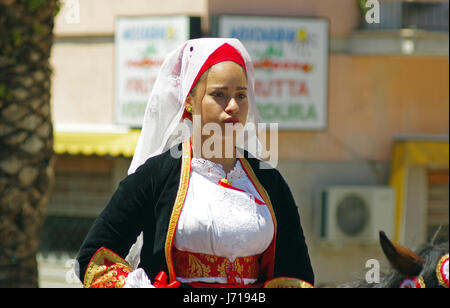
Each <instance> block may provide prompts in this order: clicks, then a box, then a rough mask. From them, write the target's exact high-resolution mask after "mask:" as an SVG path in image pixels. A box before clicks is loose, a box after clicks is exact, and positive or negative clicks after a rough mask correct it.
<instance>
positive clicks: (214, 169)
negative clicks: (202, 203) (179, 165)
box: [191, 157, 247, 182]
mask: <svg viewBox="0 0 450 308" xmlns="http://www.w3.org/2000/svg"><path fill="white" fill-rule="evenodd" d="M191 168H192V170H194V171H196V172H197V173H200V174H201V175H204V176H206V177H208V178H211V179H212V180H214V181H219V180H221V179H223V178H226V179H227V180H228V181H230V182H233V181H236V180H240V179H243V178H246V177H247V175H246V173H245V171H244V169H243V168H242V165H241V162H240V161H239V160H236V164H235V165H234V167H233V169H231V170H230V172H228V174H225V171H224V170H223V166H222V164H218V163H215V162H212V161H210V160H207V159H204V158H200V157H193V158H192V161H191Z"/></svg>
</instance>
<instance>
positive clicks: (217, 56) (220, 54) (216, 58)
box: [182, 43, 247, 120]
mask: <svg viewBox="0 0 450 308" xmlns="http://www.w3.org/2000/svg"><path fill="white" fill-rule="evenodd" d="M224 61H233V62H235V63H237V64H239V65H240V66H242V67H243V68H244V70H247V69H246V67H245V61H244V58H243V57H242V56H241V54H240V53H239V51H237V50H236V48H234V47H233V46H231V45H230V44H228V43H224V44H223V45H221V46H220V47H219V48H217V49H216V50H215V51H214V52H213V53H212V54H210V55H209V57H208V59H206V61H205V63H203V66H202V67H201V68H200V71H199V72H198V74H197V76H196V77H195V79H194V82H193V83H192V85H191V88H190V89H189V93H191V91H192V88H193V87H194V86H195V84H196V83H197V81H198V80H199V79H200V77H201V76H202V75H203V73H204V72H206V71H207V70H208V69H209V68H210V67H211V66H213V65H215V64H217V63H220V62H224ZM182 118H183V119H186V118H187V119H190V120H192V115H191V114H190V113H189V112H187V111H186V110H184V113H183V116H182Z"/></svg>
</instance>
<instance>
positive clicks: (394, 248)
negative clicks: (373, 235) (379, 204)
mask: <svg viewBox="0 0 450 308" xmlns="http://www.w3.org/2000/svg"><path fill="white" fill-rule="evenodd" d="M380 244H381V248H382V249H383V252H384V254H385V256H386V258H387V259H388V260H389V263H390V264H391V266H392V267H393V268H394V269H395V270H397V271H398V272H399V273H401V274H403V275H406V276H417V275H419V274H420V272H421V271H422V269H423V265H424V262H425V259H424V258H422V257H420V256H419V255H417V254H416V253H415V252H413V251H412V250H409V249H408V248H405V247H402V246H400V245H396V244H394V243H392V242H391V241H390V240H389V239H388V237H387V236H386V234H385V233H384V232H383V231H380Z"/></svg>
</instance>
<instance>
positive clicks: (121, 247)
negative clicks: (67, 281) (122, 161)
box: [77, 168, 152, 286]
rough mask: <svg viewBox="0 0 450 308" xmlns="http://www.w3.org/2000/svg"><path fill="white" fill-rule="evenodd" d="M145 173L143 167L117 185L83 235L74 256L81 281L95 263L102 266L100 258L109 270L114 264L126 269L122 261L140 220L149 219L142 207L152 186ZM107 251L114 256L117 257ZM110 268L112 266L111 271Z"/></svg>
mask: <svg viewBox="0 0 450 308" xmlns="http://www.w3.org/2000/svg"><path fill="white" fill-rule="evenodd" d="M144 174H146V168H141V169H140V170H138V171H137V172H136V173H134V174H132V175H130V176H128V177H126V178H125V179H124V180H123V181H122V182H121V183H120V185H119V187H118V189H117V190H116V192H115V193H114V194H113V196H112V198H111V200H110V201H109V202H108V204H107V206H106V207H105V209H104V210H103V211H102V212H101V213H100V215H99V216H98V218H97V219H96V221H95V222H94V225H93V226H92V228H91V230H90V231H89V233H88V235H87V236H86V239H85V240H84V242H83V244H82V246H81V248H80V250H79V253H78V256H77V261H78V265H79V273H78V276H79V278H80V280H82V281H83V282H86V277H85V274H86V269H88V267H90V268H92V267H95V266H96V264H97V265H101V264H102V262H103V261H102V260H103V258H102V256H103V255H105V258H104V259H105V260H108V261H107V262H110V264H108V265H109V266H108V268H109V267H110V266H112V265H114V264H122V265H123V266H121V268H122V269H125V267H126V266H127V265H128V264H127V263H126V262H125V261H124V260H123V259H124V258H125V256H126V255H127V253H128V251H129V249H130V247H131V245H132V244H133V243H134V242H135V240H136V237H137V236H138V235H139V233H140V232H141V231H142V228H143V224H142V222H143V221H142V219H143V217H144V216H145V217H146V219H151V217H149V215H150V213H151V211H146V210H145V208H144V204H147V205H148V204H152V203H151V199H152V198H151V195H152V187H151V185H150V184H151V182H150V181H149V180H148V178H149V177H148V176H147V177H144ZM102 248H103V249H102ZM101 251H102V252H101ZM109 252H111V253H113V254H115V255H116V257H117V258H115V257H113V255H111V254H110V253H109ZM95 256H97V257H95ZM111 259H113V261H111ZM118 259H122V260H123V262H116V261H117V260H118ZM111 262H112V263H111ZM115 267H117V265H115ZM113 269H114V268H113V267H111V270H113ZM91 272H92V271H91ZM105 273H106V272H105ZM125 273H127V270H124V275H125V276H126V274H125ZM91 278H92V277H91ZM85 286H87V285H86V284H85Z"/></svg>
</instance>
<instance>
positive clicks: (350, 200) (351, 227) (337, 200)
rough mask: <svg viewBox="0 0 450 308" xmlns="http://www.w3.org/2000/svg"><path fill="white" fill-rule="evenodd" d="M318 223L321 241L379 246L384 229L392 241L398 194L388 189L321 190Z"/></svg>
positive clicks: (369, 187)
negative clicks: (375, 244)
mask: <svg viewBox="0 0 450 308" xmlns="http://www.w3.org/2000/svg"><path fill="white" fill-rule="evenodd" d="M317 214H318V215H317V217H316V223H317V226H318V228H317V229H318V230H317V231H318V233H319V237H320V240H321V241H323V242H331V243H339V244H343V243H349V242H351V243H363V244H373V243H378V236H379V235H378V234H379V231H380V230H383V231H384V232H385V233H386V235H387V236H388V237H390V238H392V235H393V233H394V221H395V192H394V190H393V189H392V188H390V187H388V186H331V187H326V188H324V189H321V191H320V204H319V207H318V213H317Z"/></svg>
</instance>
